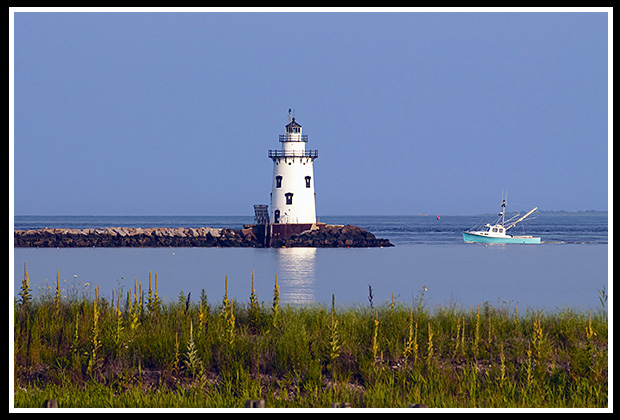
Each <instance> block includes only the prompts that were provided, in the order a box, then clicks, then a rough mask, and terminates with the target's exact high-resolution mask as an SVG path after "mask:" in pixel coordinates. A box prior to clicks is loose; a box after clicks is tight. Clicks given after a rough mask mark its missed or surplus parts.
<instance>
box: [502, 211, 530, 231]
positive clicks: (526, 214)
mask: <svg viewBox="0 0 620 420" xmlns="http://www.w3.org/2000/svg"><path fill="white" fill-rule="evenodd" d="M536 210H538V207H534V208H533V209H532V210H530V211H528V212H527V213H525V216H523V217H521V218H519V219H518V220H517V221H516V222H513V223H511V224H510V226H508V227H507V228H505V229H506V230H508V229H510V228H511V227H513V226H514V225H516V224H517V223H519V222H520V221H521V220H523V219H525V218H526V217H527V216H529V215H530V214H532V213H534V212H535V211H536Z"/></svg>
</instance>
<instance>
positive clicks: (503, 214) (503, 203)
mask: <svg viewBox="0 0 620 420" xmlns="http://www.w3.org/2000/svg"><path fill="white" fill-rule="evenodd" d="M506 198H508V191H506ZM506 198H504V192H503V191H502V212H501V214H500V216H502V227H504V216H505V215H506Z"/></svg>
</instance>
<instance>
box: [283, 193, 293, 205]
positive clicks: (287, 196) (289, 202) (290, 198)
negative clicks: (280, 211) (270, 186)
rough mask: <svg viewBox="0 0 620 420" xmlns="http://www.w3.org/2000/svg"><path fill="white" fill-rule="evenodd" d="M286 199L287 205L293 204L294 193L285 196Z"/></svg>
mask: <svg viewBox="0 0 620 420" xmlns="http://www.w3.org/2000/svg"><path fill="white" fill-rule="evenodd" d="M284 196H285V197H286V204H293V193H286V194H284Z"/></svg>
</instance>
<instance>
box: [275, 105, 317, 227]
mask: <svg viewBox="0 0 620 420" xmlns="http://www.w3.org/2000/svg"><path fill="white" fill-rule="evenodd" d="M288 119H289V122H288V124H287V125H286V126H285V134H280V143H281V144H282V147H281V149H280V150H269V158H271V160H272V161H273V179H272V188H271V205H270V210H269V211H270V213H269V219H270V222H271V223H272V224H309V223H310V224H314V223H316V202H315V193H314V169H313V163H314V159H316V158H317V157H319V152H318V150H306V143H307V142H308V135H307V134H302V130H301V125H300V124H299V123H298V122H297V121H295V117H291V110H290V109H289V115H288Z"/></svg>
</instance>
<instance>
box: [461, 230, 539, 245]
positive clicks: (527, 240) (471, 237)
mask: <svg viewBox="0 0 620 420" xmlns="http://www.w3.org/2000/svg"><path fill="white" fill-rule="evenodd" d="M463 241H465V242H477V243H485V244H539V243H540V238H537V237H534V236H510V235H506V237H494V236H486V235H475V234H471V233H469V232H463Z"/></svg>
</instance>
